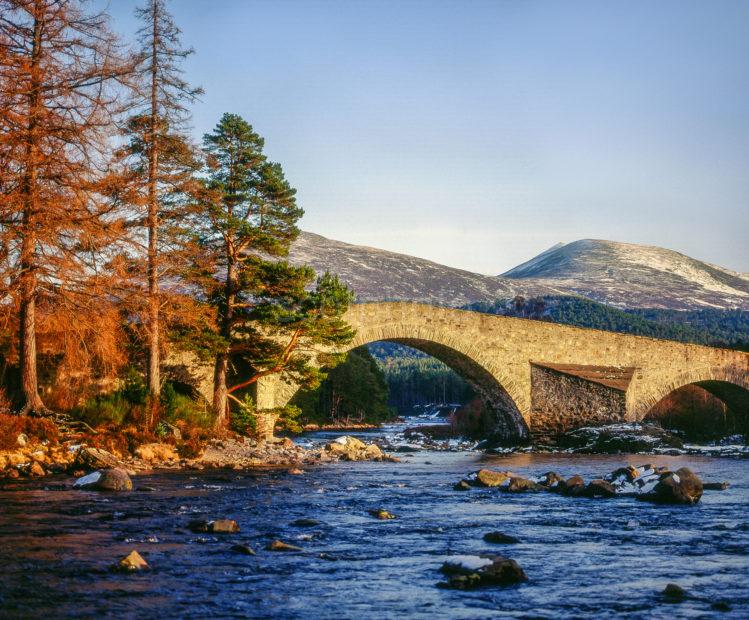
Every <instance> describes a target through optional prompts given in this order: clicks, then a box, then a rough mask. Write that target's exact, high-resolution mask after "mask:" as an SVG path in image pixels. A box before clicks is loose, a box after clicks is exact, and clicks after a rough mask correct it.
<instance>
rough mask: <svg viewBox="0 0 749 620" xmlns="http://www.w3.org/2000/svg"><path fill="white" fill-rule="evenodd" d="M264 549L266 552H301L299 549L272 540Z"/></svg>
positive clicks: (280, 541)
mask: <svg viewBox="0 0 749 620" xmlns="http://www.w3.org/2000/svg"><path fill="white" fill-rule="evenodd" d="M265 548H266V549H267V550H268V551H302V548H301V547H297V546H295V545H290V544H289V543H285V542H284V541H282V540H272V541H271V542H269V543H268V544H267V545H266V546H265Z"/></svg>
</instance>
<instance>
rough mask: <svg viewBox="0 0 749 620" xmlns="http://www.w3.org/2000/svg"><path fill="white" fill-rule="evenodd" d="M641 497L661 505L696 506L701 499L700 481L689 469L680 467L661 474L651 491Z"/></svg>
mask: <svg viewBox="0 0 749 620" xmlns="http://www.w3.org/2000/svg"><path fill="white" fill-rule="evenodd" d="M641 497H642V499H645V500H648V501H652V502H657V503H661V504H696V503H697V502H699V501H700V498H701V497H702V481H701V480H700V479H699V478H698V477H697V475H696V474H695V473H694V472H693V471H692V470H691V469H689V468H688V467H682V468H680V469H677V470H676V472H667V473H664V474H662V475H661V479H660V480H659V481H658V483H657V484H656V485H655V488H654V489H653V491H652V492H651V493H646V494H644V495H642V496H641Z"/></svg>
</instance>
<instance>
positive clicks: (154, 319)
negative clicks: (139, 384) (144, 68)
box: [147, 3, 161, 424]
mask: <svg viewBox="0 0 749 620" xmlns="http://www.w3.org/2000/svg"><path fill="white" fill-rule="evenodd" d="M158 34H159V31H158V13H157V5H156V4H155V3H154V6H153V33H152V42H151V44H152V48H151V53H152V57H151V110H150V119H149V121H150V127H149V133H150V135H149V141H150V144H149V149H148V323H149V325H148V380H147V385H148V394H149V396H150V397H151V403H152V407H155V403H156V402H157V401H158V398H159V392H160V390H161V366H160V359H159V358H160V334H159V310H160V304H161V302H160V299H159V272H158V259H159V255H158V233H159V229H158V227H159V204H158V196H157V193H156V190H157V188H156V181H157V174H158V164H159V148H158V147H159V145H158V130H157V125H158V114H159V110H158V88H157V81H158V73H157V67H156V63H157V61H158V55H157V46H158ZM151 413H152V415H151V419H150V423H151V424H152V423H153V422H154V419H153V413H154V409H152V411H151Z"/></svg>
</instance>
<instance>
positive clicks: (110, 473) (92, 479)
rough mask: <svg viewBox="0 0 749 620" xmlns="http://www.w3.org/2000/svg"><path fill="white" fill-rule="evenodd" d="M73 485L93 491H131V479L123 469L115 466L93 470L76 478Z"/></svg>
mask: <svg viewBox="0 0 749 620" xmlns="http://www.w3.org/2000/svg"><path fill="white" fill-rule="evenodd" d="M73 486H74V487H77V488H80V489H91V490H94V491H132V490H133V481H132V480H131V479H130V476H128V474H127V472H126V471H125V470H124V469H120V468H118V467H115V468H112V469H102V470H100V471H95V472H93V473H90V474H88V475H87V476H83V477H81V478H78V480H76V481H75V482H74V483H73Z"/></svg>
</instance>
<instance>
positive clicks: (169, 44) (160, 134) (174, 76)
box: [128, 0, 203, 403]
mask: <svg viewBox="0 0 749 620" xmlns="http://www.w3.org/2000/svg"><path fill="white" fill-rule="evenodd" d="M166 4H167V3H166V0H147V1H146V4H145V6H143V7H142V8H138V9H137V10H136V17H137V18H138V19H139V20H140V21H141V22H142V24H143V25H142V26H141V28H140V30H138V41H139V43H140V47H141V50H140V51H141V55H142V59H143V62H142V64H141V65H140V68H139V70H140V78H141V83H140V88H139V90H138V96H137V98H136V101H135V102H134V103H135V107H136V115H135V116H133V117H132V118H131V119H130V123H129V126H128V134H129V137H130V139H131V142H130V147H131V153H132V155H134V156H135V157H136V158H137V159H139V160H140V161H139V165H138V166H136V170H138V171H139V172H140V175H139V176H140V178H141V179H142V181H143V185H144V187H145V194H144V195H143V196H142V200H141V201H138V202H141V203H143V206H144V207H145V222H144V224H145V228H146V236H147V240H146V246H147V247H146V257H147V259H146V260H147V267H146V280H147V294H146V299H147V304H148V309H147V319H146V321H145V324H146V325H147V339H148V370H147V373H146V379H147V385H148V391H149V394H150V396H151V400H152V402H153V403H156V402H158V395H159V390H160V388H161V366H160V351H161V348H162V345H163V343H162V336H161V320H160V319H161V307H162V304H163V303H164V300H163V299H162V294H161V290H160V289H161V286H160V281H161V279H162V278H163V277H164V276H165V275H166V271H167V266H166V265H165V261H164V260H163V257H164V256H165V255H166V256H168V255H169V254H170V253H171V251H172V250H173V249H174V243H175V241H176V238H177V236H179V228H178V227H177V228H176V229H175V228H174V227H173V225H174V224H175V222H177V221H178V220H179V218H180V216H182V215H183V214H182V213H180V212H179V209H175V207H176V206H177V205H178V203H179V202H180V196H181V195H183V193H184V191H185V184H186V183H189V180H190V175H191V172H192V171H193V170H194V168H195V155H194V153H193V152H192V149H191V148H190V145H189V143H188V140H187V138H186V137H185V136H184V133H183V130H184V128H185V124H186V121H187V117H188V111H187V108H186V105H187V104H189V103H191V102H194V101H195V100H196V99H197V98H198V97H199V96H200V95H201V94H202V92H203V91H202V90H201V89H200V88H193V87H191V86H190V85H189V84H188V83H187V82H186V81H185V80H184V79H183V78H182V73H183V72H182V69H181V67H180V64H181V62H182V61H183V60H184V59H185V58H186V57H188V56H189V55H190V54H192V53H193V50H192V49H186V48H183V47H182V45H181V43H180V34H181V33H180V30H179V28H178V27H177V26H176V24H175V23H174V20H173V19H172V16H171V15H170V14H169V12H168V10H167V6H166ZM169 203H171V204H169ZM163 233H166V234H163Z"/></svg>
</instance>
